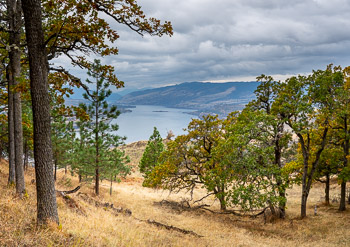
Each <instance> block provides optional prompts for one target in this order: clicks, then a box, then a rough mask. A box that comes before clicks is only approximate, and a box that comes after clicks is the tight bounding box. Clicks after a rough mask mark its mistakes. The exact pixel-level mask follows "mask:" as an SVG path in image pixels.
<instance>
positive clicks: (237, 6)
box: [102, 0, 350, 88]
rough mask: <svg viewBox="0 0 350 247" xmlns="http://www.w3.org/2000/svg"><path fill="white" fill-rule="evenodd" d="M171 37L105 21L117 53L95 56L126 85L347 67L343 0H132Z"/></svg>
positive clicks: (349, 28)
mask: <svg viewBox="0 0 350 247" xmlns="http://www.w3.org/2000/svg"><path fill="white" fill-rule="evenodd" d="M137 2H138V3H139V5H141V6H142V8H143V10H144V12H145V14H146V15H147V16H148V17H156V18H159V19H160V20H162V21H165V20H167V21H171V23H172V25H173V29H174V35H173V36H172V37H167V36H163V37H150V36H148V35H145V36H144V37H141V36H139V35H137V34H136V33H134V32H132V31H131V30H129V29H127V28H125V27H123V26H121V25H120V24H115V23H112V26H113V27H115V28H116V29H117V31H118V33H119V35H120V39H119V40H118V41H117V42H116V43H115V45H116V46H117V47H118V49H119V55H118V56H113V57H107V58H104V59H102V61H103V62H105V63H107V64H111V65H113V66H114V67H115V70H116V74H117V76H118V78H119V79H120V80H123V81H124V82H125V86H126V88H134V87H135V88H145V87H160V86H165V85H172V84H177V83H181V82H191V81H212V82H227V81H253V80H255V78H256V77H257V76H259V75H261V74H266V75H272V76H274V78H275V79H285V78H287V77H290V76H292V75H296V74H308V73H311V72H312V70H313V69H325V68H326V66H327V65H328V64H330V63H333V64H334V65H341V66H343V67H345V66H349V65H350V18H349V16H350V14H349V13H350V0H138V1H137Z"/></svg>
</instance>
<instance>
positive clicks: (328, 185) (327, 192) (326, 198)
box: [325, 174, 330, 206]
mask: <svg viewBox="0 0 350 247" xmlns="http://www.w3.org/2000/svg"><path fill="white" fill-rule="evenodd" d="M329 188H330V179H329V174H327V175H326V188H325V204H326V205H327V206H329Z"/></svg>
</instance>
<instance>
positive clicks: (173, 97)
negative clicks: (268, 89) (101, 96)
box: [117, 82, 259, 115]
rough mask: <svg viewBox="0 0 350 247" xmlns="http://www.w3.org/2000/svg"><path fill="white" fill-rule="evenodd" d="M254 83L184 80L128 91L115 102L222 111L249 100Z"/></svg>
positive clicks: (223, 112)
mask: <svg viewBox="0 0 350 247" xmlns="http://www.w3.org/2000/svg"><path fill="white" fill-rule="evenodd" d="M258 85H259V83H258V82H227V83H210V82H206V83H203V82H185V83H181V84H177V85H173V86H166V87H160V88H154V89H147V90H140V91H136V92H132V93H129V94H127V95H125V96H123V97H122V98H120V99H119V100H117V104H118V105H119V104H123V105H124V104H125V105H157V106H165V107H175V108H186V109H194V110H196V111H197V114H200V113H217V114H220V115H226V114H227V113H229V112H231V111H234V110H241V109H242V108H243V107H244V105H245V104H247V103H248V102H249V101H250V100H252V99H253V98H254V90H255V89H256V88H257V86H258Z"/></svg>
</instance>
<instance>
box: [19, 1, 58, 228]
mask: <svg viewBox="0 0 350 247" xmlns="http://www.w3.org/2000/svg"><path fill="white" fill-rule="evenodd" d="M22 6H23V12H24V19H25V29H26V38H27V45H28V53H29V66H30V88H31V96H32V109H33V125H34V160H35V176H36V188H37V218H38V224H41V225H42V224H47V223H48V221H53V222H56V223H57V224H58V223H59V221H58V214H57V203H56V192H55V182H54V177H53V172H52V169H53V164H52V157H53V156H52V147H51V125H50V98H49V94H48V82H47V76H48V61H47V55H46V51H45V45H44V33H43V29H42V21H41V20H42V15H41V1H39V0H23V1H22Z"/></svg>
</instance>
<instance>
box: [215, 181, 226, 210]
mask: <svg viewBox="0 0 350 247" xmlns="http://www.w3.org/2000/svg"><path fill="white" fill-rule="evenodd" d="M224 192H225V188H224V186H220V187H219V188H218V190H217V191H216V190H214V193H216V197H217V198H218V199H219V202H220V210H221V211H226V200H225V193H224Z"/></svg>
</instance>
